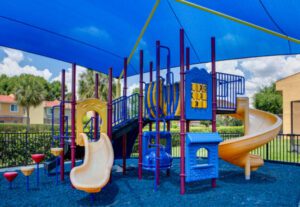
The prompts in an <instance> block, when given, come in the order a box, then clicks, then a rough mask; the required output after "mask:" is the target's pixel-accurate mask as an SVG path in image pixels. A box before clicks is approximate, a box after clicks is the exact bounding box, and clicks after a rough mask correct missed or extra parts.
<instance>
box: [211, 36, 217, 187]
mask: <svg viewBox="0 0 300 207" xmlns="http://www.w3.org/2000/svg"><path fill="white" fill-rule="evenodd" d="M211 66H212V67H211V74H212V96H213V97H212V131H213V132H216V131H217V125H216V116H217V91H216V87H217V83H216V44H215V38H214V37H212V38H211ZM211 185H212V187H213V188H214V187H216V178H213V179H212V180H211Z"/></svg>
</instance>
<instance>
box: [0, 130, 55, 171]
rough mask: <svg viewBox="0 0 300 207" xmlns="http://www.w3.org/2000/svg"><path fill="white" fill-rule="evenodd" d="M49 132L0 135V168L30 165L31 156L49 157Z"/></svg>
mask: <svg viewBox="0 0 300 207" xmlns="http://www.w3.org/2000/svg"><path fill="white" fill-rule="evenodd" d="M51 143H52V136H51V132H42V133H0V168H3V167H14V166H20V165H26V164H30V163H32V159H31V154H35V153H43V154H45V155H46V158H49V157H50V147H51Z"/></svg>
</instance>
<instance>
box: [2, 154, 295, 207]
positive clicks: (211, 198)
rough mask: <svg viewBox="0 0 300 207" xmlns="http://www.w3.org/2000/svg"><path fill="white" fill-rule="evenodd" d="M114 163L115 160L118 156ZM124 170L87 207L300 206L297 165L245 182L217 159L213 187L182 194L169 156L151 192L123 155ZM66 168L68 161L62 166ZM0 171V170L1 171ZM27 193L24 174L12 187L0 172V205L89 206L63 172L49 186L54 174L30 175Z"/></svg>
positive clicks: (201, 185)
mask: <svg viewBox="0 0 300 207" xmlns="http://www.w3.org/2000/svg"><path fill="white" fill-rule="evenodd" d="M116 164H121V161H120V160H117V161H116ZM128 166H129V169H128V173H127V175H125V176H123V175H122V173H121V172H120V170H121V167H117V168H116V167H114V171H113V181H112V183H111V184H109V185H107V186H106V187H105V188H104V189H103V191H101V192H100V193H98V194H96V196H95V202H94V204H93V206H172V207H174V206H298V205H300V203H299V202H300V185H299V183H300V176H299V175H300V167H299V166H293V165H283V164H274V163H266V164H265V166H263V167H262V168H260V169H259V170H258V171H257V172H254V173H253V174H252V176H251V180H250V181H245V179H244V171H243V170H242V169H240V168H238V167H235V166H233V165H230V164H227V163H225V162H223V161H220V178H219V180H218V181H217V188H215V189H213V188H211V187H210V180H207V181H201V182H196V183H192V184H187V186H186V187H187V188H186V189H187V191H186V194H185V195H184V196H180V194H179V188H178V186H179V175H178V174H179V160H178V159H175V160H174V162H173V167H172V169H171V176H170V177H166V175H165V173H162V174H163V175H162V176H161V185H160V187H159V189H158V192H156V193H154V192H153V174H151V173H144V177H143V180H141V181H139V180H138V179H137V159H131V160H128ZM67 168H69V166H68V165H67ZM1 174H2V173H1ZM30 181H31V183H30V184H31V186H30V187H31V189H30V192H26V187H25V178H24V177H23V175H22V174H19V176H18V177H17V178H16V180H15V182H14V186H13V189H12V190H8V185H7V182H6V181H5V180H4V178H3V177H2V176H1V177H0V201H1V202H0V206H19V207H21V206H89V205H91V203H90V197H89V196H88V194H87V193H84V192H82V191H78V190H75V189H72V188H71V186H70V181H69V177H67V176H66V181H65V183H63V184H59V185H58V186H55V176H54V175H53V176H51V177H47V176H46V175H44V174H42V175H41V183H40V184H41V185H40V189H36V187H35V176H32V177H31V180H30Z"/></svg>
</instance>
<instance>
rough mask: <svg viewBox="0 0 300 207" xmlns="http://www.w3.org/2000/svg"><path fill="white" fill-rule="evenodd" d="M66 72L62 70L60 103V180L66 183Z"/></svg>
mask: <svg viewBox="0 0 300 207" xmlns="http://www.w3.org/2000/svg"><path fill="white" fill-rule="evenodd" d="M65 77H66V71H65V70H62V75H61V103H60V126H59V129H60V132H59V134H60V147H61V148H62V155H61V159H60V180H61V181H64V179H65V158H64V151H65V150H64V148H65V138H64V134H65V119H64V117H65V91H66V90H65V87H66V84H65V82H66V78H65Z"/></svg>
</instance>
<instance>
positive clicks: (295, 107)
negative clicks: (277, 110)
mask: <svg viewBox="0 0 300 207" xmlns="http://www.w3.org/2000/svg"><path fill="white" fill-rule="evenodd" d="M299 88H300V72H299V73H296V74H294V75H291V76H288V77H286V78H283V79H281V80H278V81H277V82H276V90H277V91H280V92H281V93H282V98H283V105H282V107H283V113H282V118H283V133H285V134H292V133H294V134H300V89H299Z"/></svg>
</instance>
